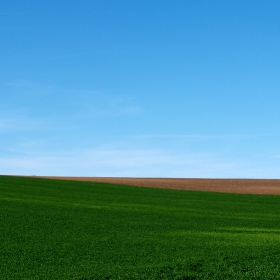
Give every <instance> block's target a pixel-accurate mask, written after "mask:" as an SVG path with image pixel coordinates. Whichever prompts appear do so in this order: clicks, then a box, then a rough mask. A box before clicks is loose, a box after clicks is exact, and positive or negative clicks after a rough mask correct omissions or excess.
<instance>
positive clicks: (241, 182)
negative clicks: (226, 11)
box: [40, 176, 280, 195]
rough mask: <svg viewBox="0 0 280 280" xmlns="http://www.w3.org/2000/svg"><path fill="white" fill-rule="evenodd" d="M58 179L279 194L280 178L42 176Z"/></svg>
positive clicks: (181, 188) (196, 189)
mask: <svg viewBox="0 0 280 280" xmlns="http://www.w3.org/2000/svg"><path fill="white" fill-rule="evenodd" d="M40 178H49V179H60V180H76V181H89V182H106V183H113V184H123V185H131V186H139V187H151V188H165V189H177V190H195V191H212V192H225V193H240V194H272V195H280V179H180V178H176V179H175V178H174V179H173V178H119V177H43V176H40Z"/></svg>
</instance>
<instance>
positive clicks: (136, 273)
mask: <svg viewBox="0 0 280 280" xmlns="http://www.w3.org/2000/svg"><path fill="white" fill-rule="evenodd" d="M0 279H1V280H4V279H9V280H10V279H11V280H16V279H21V280H22V279H40V280H42V279H47V280H51V279H75V280H89V279H98V280H99V279H143V280H144V279H177V280H179V279H180V280H187V279H262V280H263V279H280V196H261V195H237V194H222V193H210V192H195V191H176V190H168V189H152V188H138V187H129V186H121V185H110V184H102V183H89V182H73V181H59V180H45V179H38V178H34V179H33V178H19V177H8V176H0Z"/></svg>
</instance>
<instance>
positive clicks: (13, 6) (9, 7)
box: [0, 0, 280, 178]
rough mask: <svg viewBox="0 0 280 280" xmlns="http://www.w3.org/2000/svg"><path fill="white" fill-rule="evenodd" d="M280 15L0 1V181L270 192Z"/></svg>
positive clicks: (172, 5) (277, 9)
mask: <svg viewBox="0 0 280 280" xmlns="http://www.w3.org/2000/svg"><path fill="white" fill-rule="evenodd" d="M279 30H280V2H279V1H278V0H277V1H274V0H269V1H258V0H254V1H236V0H234V1H233V0H232V1H231V0H229V1H218V0H213V1H206V0H203V1H202V0H196V1H188V0H176V1H169V0H161V1H159V0H155V1H146V0H141V1H140V0H139V1H138V0H136V1H129V0H119V1H116V0H107V1H103V0H102V1H101V0H94V1H92V0H83V1H52V0H50V1H44V0H42V1H37V0H36V1H35V0H30V1H28V0H22V1H15V0H10V1H1V3H0V38H1V44H0V61H1V64H0V94H1V102H0V173H1V174H22V175H65V176H67V175H72V176H129V177H131V176H132V177H192V178H193V177H201V178H280V145H279V143H280V131H279V123H280V117H279V116H280V115H279V104H280V79H279V73H280V52H279V49H280V36H279V34H280V33H279Z"/></svg>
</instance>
